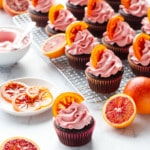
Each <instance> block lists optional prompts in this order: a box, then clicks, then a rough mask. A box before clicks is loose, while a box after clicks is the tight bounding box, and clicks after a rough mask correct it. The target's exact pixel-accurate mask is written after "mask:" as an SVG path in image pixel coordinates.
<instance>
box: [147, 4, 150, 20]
mask: <svg viewBox="0 0 150 150" xmlns="http://www.w3.org/2000/svg"><path fill="white" fill-rule="evenodd" d="M147 17H148V20H149V22H150V7H148V10H147Z"/></svg>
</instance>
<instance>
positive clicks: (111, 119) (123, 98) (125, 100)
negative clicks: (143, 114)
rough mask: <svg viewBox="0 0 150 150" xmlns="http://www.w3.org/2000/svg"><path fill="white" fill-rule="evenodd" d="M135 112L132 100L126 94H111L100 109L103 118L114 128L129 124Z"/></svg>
mask: <svg viewBox="0 0 150 150" xmlns="http://www.w3.org/2000/svg"><path fill="white" fill-rule="evenodd" d="M136 112H137V110H136V105H135V102H134V100H133V99H132V98H131V97H130V96H128V95H126V94H116V95H114V96H111V97H110V98H109V99H108V100H107V101H106V103H105V104H104V106H103V109H102V115H103V118H104V120H105V121H106V122H107V123H108V124H109V125H111V126H113V127H116V128H125V127H127V126H129V125H130V124H131V123H132V122H133V120H134V118H135V116H136Z"/></svg>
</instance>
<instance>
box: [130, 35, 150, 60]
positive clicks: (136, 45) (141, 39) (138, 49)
mask: <svg viewBox="0 0 150 150" xmlns="http://www.w3.org/2000/svg"><path fill="white" fill-rule="evenodd" d="M145 40H150V36H149V35H147V34H145V33H140V34H139V35H137V37H136V39H135V41H133V50H134V54H135V56H136V57H137V59H138V60H140V59H141V57H142V50H143V49H144V44H145Z"/></svg>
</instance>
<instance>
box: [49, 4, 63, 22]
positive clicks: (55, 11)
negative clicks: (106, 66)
mask: <svg viewBox="0 0 150 150" xmlns="http://www.w3.org/2000/svg"><path fill="white" fill-rule="evenodd" d="M63 8H64V6H63V5H62V4H58V5H53V6H51V8H50V10H49V13H48V18H49V20H50V21H51V23H54V22H55V20H56V18H57V17H58V15H59V11H60V10H61V9H63Z"/></svg>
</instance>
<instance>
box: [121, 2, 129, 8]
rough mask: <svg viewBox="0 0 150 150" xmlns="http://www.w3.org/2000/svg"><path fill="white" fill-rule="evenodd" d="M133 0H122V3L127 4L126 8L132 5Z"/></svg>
mask: <svg viewBox="0 0 150 150" xmlns="http://www.w3.org/2000/svg"><path fill="white" fill-rule="evenodd" d="M130 3H131V0H121V4H122V5H124V6H125V8H127V9H128V8H129V7H130Z"/></svg>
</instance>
